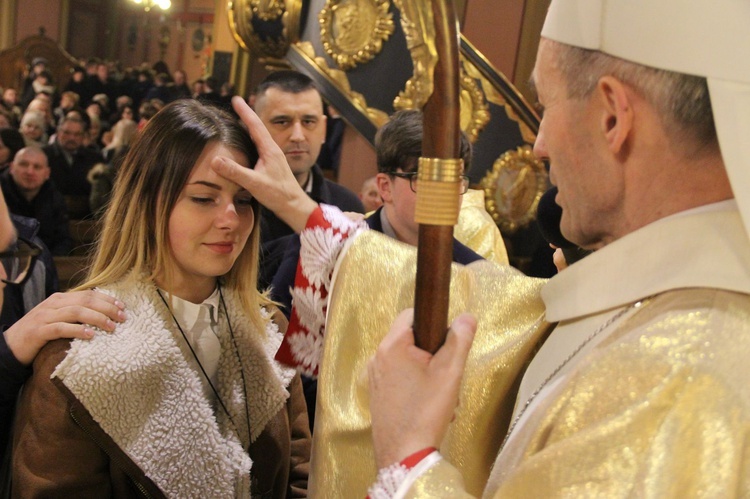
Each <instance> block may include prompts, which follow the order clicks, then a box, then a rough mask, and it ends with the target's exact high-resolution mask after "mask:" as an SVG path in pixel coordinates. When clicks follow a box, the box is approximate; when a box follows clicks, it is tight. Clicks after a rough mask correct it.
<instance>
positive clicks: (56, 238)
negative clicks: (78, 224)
mask: <svg viewBox="0 0 750 499" xmlns="http://www.w3.org/2000/svg"><path fill="white" fill-rule="evenodd" d="M52 209H53V212H52V213H51V217H53V218H52V223H53V227H54V230H53V233H52V234H53V235H52V238H51V243H50V244H49V245H48V246H49V250H50V251H51V252H52V254H53V255H55V256H66V255H68V254H70V251H71V250H72V249H73V239H72V238H71V237H70V229H69V226H68V223H69V219H68V207H67V205H66V204H65V198H64V197H63V195H62V194H60V193H59V192H57V191H53V195H52Z"/></svg>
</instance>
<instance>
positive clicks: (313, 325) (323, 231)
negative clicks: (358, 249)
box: [276, 204, 367, 377]
mask: <svg viewBox="0 0 750 499" xmlns="http://www.w3.org/2000/svg"><path fill="white" fill-rule="evenodd" d="M366 228H367V225H366V224H365V223H364V222H360V223H358V222H354V221H352V220H351V219H349V218H348V217H347V216H346V215H344V214H343V213H342V212H341V211H340V210H339V209H338V208H336V207H334V206H328V205H324V204H322V205H320V206H319V207H318V208H317V209H316V210H315V211H314V212H313V213H312V214H311V215H310V218H309V219H308V221H307V225H306V227H305V230H303V231H302V233H301V234H300V242H301V245H302V248H301V249H300V258H299V263H298V264H297V274H296V276H295V279H294V288H293V289H292V313H291V316H290V319H289V327H288V328H287V332H286V334H285V335H284V340H283V342H282V344H281V347H280V348H279V351H278V353H277V354H276V360H278V361H279V362H281V363H283V364H286V365H288V366H293V367H296V368H297V369H298V370H299V371H300V372H301V373H302V374H305V375H307V376H312V377H317V375H318V367H319V365H320V356H321V349H322V347H323V337H324V334H325V318H326V308H327V305H326V301H327V299H328V292H329V289H330V285H331V276H332V275H333V270H334V268H335V266H336V262H337V260H338V257H339V255H340V254H341V251H342V249H343V248H344V245H345V243H346V241H347V239H349V238H350V237H351V236H353V235H355V234H357V233H359V232H360V231H362V230H366Z"/></svg>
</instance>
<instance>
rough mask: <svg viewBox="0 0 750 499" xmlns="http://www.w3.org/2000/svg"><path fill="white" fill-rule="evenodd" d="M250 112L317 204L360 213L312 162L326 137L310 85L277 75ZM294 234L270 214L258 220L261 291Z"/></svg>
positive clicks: (292, 75) (261, 88)
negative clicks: (262, 124) (269, 135)
mask: <svg viewBox="0 0 750 499" xmlns="http://www.w3.org/2000/svg"><path fill="white" fill-rule="evenodd" d="M255 111H256V112H257V113H258V116H259V117H260V119H261V120H262V121H263V123H264V124H265V125H266V128H267V129H268V131H269V132H270V133H271V136H272V137H273V139H274V141H275V142H276V143H277V144H278V145H279V147H280V148H281V150H282V151H284V154H285V155H286V159H287V162H288V163H289V167H290V168H291V169H292V172H293V173H294V176H295V177H296V179H297V182H299V185H300V186H301V187H302V188H303V189H304V190H305V191H306V192H307V193H308V194H309V195H310V197H311V198H312V199H314V200H315V201H316V202H318V203H325V204H330V205H333V206H337V207H338V208H340V209H341V210H343V211H353V212H357V213H364V207H363V206H362V202H361V201H360V200H359V198H358V197H357V195H356V194H355V193H353V192H352V191H350V190H349V189H347V188H346V187H343V186H341V185H338V184H336V183H335V182H331V181H330V180H328V179H326V178H325V177H324V176H323V171H322V170H321V169H320V167H318V165H317V164H316V161H317V159H318V155H319V154H320V149H321V147H322V146H323V142H324V141H325V137H326V116H325V114H323V99H322V98H321V96H320V93H319V92H318V90H317V89H316V88H315V85H314V84H313V81H312V80H311V79H310V78H308V77H307V76H305V75H303V74H302V73H298V72H296V71H277V72H275V73H271V74H270V75H269V76H268V77H266V79H265V80H263V81H262V82H261V83H260V85H258V88H257V90H256V97H255ZM293 233H294V231H293V230H292V229H291V227H289V226H288V225H287V224H285V223H284V222H282V221H281V220H280V219H279V218H277V217H276V215H274V214H273V213H271V212H270V211H268V210H264V212H263V216H262V218H261V236H260V237H261V243H262V247H261V267H260V269H261V271H260V286H261V287H265V286H266V285H268V284H269V283H270V282H271V280H272V279H273V276H274V274H275V273H276V269H277V268H278V265H279V263H280V262H281V258H282V257H283V255H284V251H285V249H286V246H287V244H288V242H289V240H290V239H289V237H288V236H290V235H292V234H293Z"/></svg>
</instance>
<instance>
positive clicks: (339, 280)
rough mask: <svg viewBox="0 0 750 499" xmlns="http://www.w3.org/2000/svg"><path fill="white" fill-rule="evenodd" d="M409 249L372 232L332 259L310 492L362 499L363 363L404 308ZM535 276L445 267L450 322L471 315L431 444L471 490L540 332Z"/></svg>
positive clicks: (371, 469) (484, 471) (366, 437)
mask: <svg viewBox="0 0 750 499" xmlns="http://www.w3.org/2000/svg"><path fill="white" fill-rule="evenodd" d="M415 268H416V248H414V247H411V246H408V245H405V244H402V243H399V242H397V241H395V240H393V239H390V238H388V237H386V236H384V235H382V234H379V233H376V232H375V231H365V232H364V233H362V234H360V235H359V236H357V237H356V238H354V240H353V241H351V243H350V245H349V246H348V247H347V248H346V249H345V253H344V254H343V255H342V256H341V257H340V258H339V263H338V267H337V269H336V271H335V274H334V284H333V289H332V292H331V299H330V302H329V307H328V319H327V324H326V340H325V347H324V352H323V359H322V361H321V367H320V373H319V379H318V402H317V412H316V418H315V438H314V443H313V456H312V473H311V482H310V492H311V495H313V496H314V497H330V498H341V497H364V496H365V495H366V494H367V489H368V487H369V486H370V485H371V484H372V483H373V481H374V480H375V475H376V473H377V470H376V468H375V460H374V455H373V450H372V436H371V432H370V415H369V407H368V404H369V401H368V393H367V371H366V363H367V360H368V359H369V357H370V356H371V355H372V354H374V352H375V350H376V348H377V346H378V344H379V343H380V341H381V339H382V338H383V336H385V334H386V333H387V332H388V330H389V327H390V324H391V323H392V322H393V319H394V318H395V316H396V315H397V314H398V313H399V312H400V311H401V310H403V309H405V308H409V307H411V306H413V302H414V276H415ZM544 282H545V281H544V280H542V279H534V278H529V277H526V276H524V275H523V274H521V273H520V272H518V271H517V270H515V269H513V268H512V267H509V266H504V265H497V264H494V263H491V262H488V261H479V262H474V263H472V264H471V265H469V266H466V267H464V266H461V265H456V264H454V265H453V269H452V282H451V307H450V313H449V316H450V320H452V319H453V318H454V317H455V316H457V315H458V314H459V313H461V312H464V311H469V312H472V313H474V314H475V315H476V316H477V318H478V321H479V330H478V332H477V335H476V338H475V341H474V345H473V347H472V350H471V353H470V356H469V361H468V364H467V371H466V373H467V375H466V377H465V381H464V384H463V386H462V389H461V395H460V397H461V406H460V407H459V409H458V410H457V413H456V419H455V421H454V422H453V423H452V424H451V427H450V430H449V432H448V435H447V437H446V439H445V441H444V443H443V445H442V447H441V452H442V453H443V455H444V456H446V457H447V458H448V459H450V461H451V462H452V463H454V464H455V465H456V466H457V467H458V469H459V470H460V471H461V473H462V474H463V476H464V478H465V479H466V484H467V487H468V490H470V491H471V492H473V493H474V494H480V493H481V491H482V489H483V488H484V485H485V483H486V481H487V477H488V475H489V471H490V467H491V466H492V462H493V461H494V460H495V456H496V455H497V452H498V449H499V446H500V443H501V442H502V440H503V438H504V436H505V433H506V431H507V428H508V425H509V421H510V415H511V412H512V410H513V404H514V402H515V390H516V389H517V378H518V375H519V374H520V373H521V372H522V371H523V369H524V367H525V365H526V363H527V360H528V358H529V357H530V356H531V354H532V353H533V351H534V350H535V348H536V345H537V343H538V342H539V341H540V339H541V338H542V337H543V336H544V334H545V333H546V332H547V331H548V329H549V327H548V324H547V323H546V322H544V320H543V313H544V308H543V305H542V301H541V298H540V295H539V293H540V290H541V287H542V285H543V284H544Z"/></svg>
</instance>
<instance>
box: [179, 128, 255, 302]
mask: <svg viewBox="0 0 750 499" xmlns="http://www.w3.org/2000/svg"><path fill="white" fill-rule="evenodd" d="M216 156H225V157H229V158H231V159H233V160H234V161H236V162H237V163H239V164H241V165H244V166H249V165H248V159H247V158H246V157H245V155H244V154H241V153H240V152H239V151H237V150H234V149H230V148H228V147H226V146H224V145H223V144H220V143H218V142H211V143H209V144H208V145H207V146H206V148H205V149H204V150H203V153H202V154H201V156H200V157H199V158H198V161H197V162H196V164H195V166H194V167H193V171H192V172H191V173H190V177H189V178H188V181H187V183H186V184H185V187H183V189H182V192H181V193H180V196H179V197H178V199H177V202H176V203H175V206H174V209H173V210H172V214H171V215H170V217H169V245H170V248H171V250H172V255H173V258H174V261H173V262H172V270H173V272H172V275H173V279H174V282H173V284H174V289H170V290H168V291H170V292H172V293H174V294H175V295H177V296H180V297H181V298H186V297H188V296H195V297H196V298H197V299H205V298H206V297H208V295H210V293H211V292H212V291H213V289H214V287H215V286H216V277H218V276H222V275H224V274H226V273H227V272H229V270H230V269H231V268H232V266H233V265H234V262H235V261H236V260H237V257H238V256H239V255H240V253H241V252H242V250H243V248H244V247H245V243H246V242H247V238H248V237H249V236H250V232H251V231H252V229H253V225H254V223H255V216H254V214H253V208H252V205H251V202H252V199H253V198H252V196H251V195H250V193H249V192H247V191H246V190H245V189H243V188H241V187H240V186H238V185H237V184H234V183H232V182H229V181H228V180H226V179H224V178H222V177H220V176H219V175H217V174H216V173H215V172H214V171H213V170H212V169H211V168H210V163H211V160H212V159H213V158H215V157H216ZM206 293H207V294H206ZM204 294H205V297H203V298H200V297H201V296H203V295H204ZM186 299H190V298H186Z"/></svg>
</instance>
